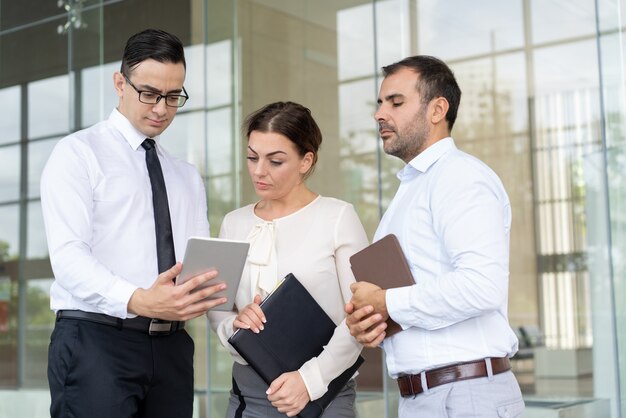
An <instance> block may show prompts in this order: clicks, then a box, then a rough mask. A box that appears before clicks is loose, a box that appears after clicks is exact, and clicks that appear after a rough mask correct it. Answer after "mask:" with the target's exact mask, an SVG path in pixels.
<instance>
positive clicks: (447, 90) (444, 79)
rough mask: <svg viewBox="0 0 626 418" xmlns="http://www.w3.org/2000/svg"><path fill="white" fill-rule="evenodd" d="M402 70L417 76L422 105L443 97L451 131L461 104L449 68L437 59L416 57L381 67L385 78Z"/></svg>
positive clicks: (422, 56) (457, 86) (459, 93)
mask: <svg viewBox="0 0 626 418" xmlns="http://www.w3.org/2000/svg"><path fill="white" fill-rule="evenodd" d="M402 68H409V69H411V70H413V71H415V72H416V73H417V74H419V79H418V81H417V86H416V88H417V92H418V93H419V94H420V96H421V97H422V102H423V103H430V101H431V100H432V99H434V98H436V97H444V98H445V99H446V100H447V101H448V104H449V108H448V113H446V120H447V121H448V129H450V131H452V126H454V122H455V121H456V114H457V111H458V110H459V103H460V102H461V89H460V88H459V85H458V84H457V82H456V79H455V78H454V73H453V72H452V70H451V69H450V67H448V66H447V65H446V63H444V62H443V61H441V60H440V59H438V58H435V57H432V56H429V55H416V56H413V57H408V58H405V59H403V60H402V61H398V62H396V63H395V64H391V65H387V66H386V67H383V75H384V76H385V77H387V76H389V75H391V74H393V73H395V72H397V71H398V70H400V69H402Z"/></svg>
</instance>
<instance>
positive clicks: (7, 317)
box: [0, 208, 17, 388]
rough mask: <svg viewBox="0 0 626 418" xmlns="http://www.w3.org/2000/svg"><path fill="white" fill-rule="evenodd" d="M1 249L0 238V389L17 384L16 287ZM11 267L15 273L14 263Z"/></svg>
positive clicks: (0, 242)
mask: <svg viewBox="0 0 626 418" xmlns="http://www.w3.org/2000/svg"><path fill="white" fill-rule="evenodd" d="M0 214H1V208H0ZM3 248H4V247H3V242H2V239H1V238H0V387H9V388H13V387H15V386H16V384H17V321H16V316H17V310H16V307H17V286H16V285H15V283H16V278H15V277H13V278H12V277H11V276H9V275H8V274H7V273H6V270H9V269H10V267H9V266H10V264H7V263H5V262H4V261H5V260H3V258H2V257H3ZM12 267H13V269H12V270H13V271H15V267H16V266H15V264H14V263H13V266H12Z"/></svg>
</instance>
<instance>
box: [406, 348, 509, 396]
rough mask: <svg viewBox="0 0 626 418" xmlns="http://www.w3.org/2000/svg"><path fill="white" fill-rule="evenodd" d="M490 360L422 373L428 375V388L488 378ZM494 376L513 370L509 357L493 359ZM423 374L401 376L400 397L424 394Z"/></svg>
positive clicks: (452, 365)
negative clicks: (488, 362)
mask: <svg viewBox="0 0 626 418" xmlns="http://www.w3.org/2000/svg"><path fill="white" fill-rule="evenodd" d="M488 360H489V359H482V360H476V361H468V362H466V363H457V364H451V365H449V366H444V367H440V368H437V369H432V370H428V371H426V372H422V373H425V374H426V385H427V386H428V388H434V387H437V386H441V385H445V384H446V383H453V382H458V381H461V380H468V379H476V378H479V377H487V376H488V372H487V364H486V361H488ZM491 368H492V371H493V373H492V374H499V373H504V372H506V371H508V370H511V362H510V361H509V359H508V357H500V358H491ZM422 373H420V374H411V375H406V376H400V377H399V378H398V387H399V388H400V395H402V396H403V397H408V396H415V395H419V394H420V393H422V392H424V388H422Z"/></svg>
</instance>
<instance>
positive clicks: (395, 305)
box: [385, 286, 413, 330]
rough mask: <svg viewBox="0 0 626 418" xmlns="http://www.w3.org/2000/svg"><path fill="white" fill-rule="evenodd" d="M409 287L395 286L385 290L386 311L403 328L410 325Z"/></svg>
mask: <svg viewBox="0 0 626 418" xmlns="http://www.w3.org/2000/svg"><path fill="white" fill-rule="evenodd" d="M411 287H412V286H407V287H396V288H394V289H387V291H386V292H385V304H386V305H387V313H388V314H389V317H390V318H391V319H393V320H394V321H395V322H396V323H397V324H398V325H400V326H401V327H402V329H403V330H405V329H407V328H410V327H411V325H409V324H410V322H411V318H412V316H413V315H410V311H411V291H410V289H411Z"/></svg>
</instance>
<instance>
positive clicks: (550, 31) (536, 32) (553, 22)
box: [530, 0, 596, 44]
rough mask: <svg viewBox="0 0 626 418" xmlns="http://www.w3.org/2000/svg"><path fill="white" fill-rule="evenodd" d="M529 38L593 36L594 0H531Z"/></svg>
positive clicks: (594, 25) (540, 41)
mask: <svg viewBox="0 0 626 418" xmlns="http://www.w3.org/2000/svg"><path fill="white" fill-rule="evenodd" d="M530 10H531V15H532V19H531V22H532V39H533V42H534V43H535V44H538V43H544V42H550V41H555V40H559V39H566V38H578V37H581V36H584V35H588V36H593V35H594V34H595V31H596V20H595V19H596V12H595V2H593V1H588V0H533V1H531V2H530Z"/></svg>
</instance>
